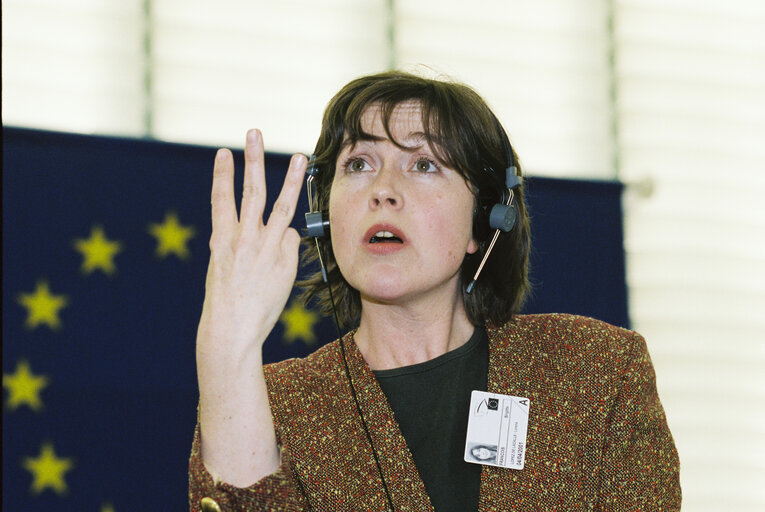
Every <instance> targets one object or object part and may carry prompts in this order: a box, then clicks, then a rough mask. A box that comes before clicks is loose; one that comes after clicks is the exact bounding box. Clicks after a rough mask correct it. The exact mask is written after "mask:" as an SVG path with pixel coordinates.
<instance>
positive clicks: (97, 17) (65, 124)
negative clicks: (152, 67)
mask: <svg viewBox="0 0 765 512" xmlns="http://www.w3.org/2000/svg"><path fill="white" fill-rule="evenodd" d="M141 5H142V2H141V1H140V0H120V1H118V2H115V1H112V2H103V1H98V0H4V1H3V16H2V23H3V123H4V124H15V125H23V126H34V127H38V128H46V129H52V130H62V131H77V132H83V133H102V134H103V133H106V134H118V135H133V136H139V135H141V134H142V126H143V112H144V109H143V105H144V103H143V100H144V92H143V76H144V73H143V71H144V59H143V21H142V20H143V15H142V9H141Z"/></svg>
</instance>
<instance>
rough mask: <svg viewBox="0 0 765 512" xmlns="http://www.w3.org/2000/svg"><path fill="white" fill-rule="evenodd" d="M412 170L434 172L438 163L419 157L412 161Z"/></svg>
mask: <svg viewBox="0 0 765 512" xmlns="http://www.w3.org/2000/svg"><path fill="white" fill-rule="evenodd" d="M414 170H415V171H418V172H436V171H438V170H439V168H438V165H437V164H436V163H435V162H433V161H432V160H430V159H428V158H420V159H419V160H417V161H416V162H415V163H414Z"/></svg>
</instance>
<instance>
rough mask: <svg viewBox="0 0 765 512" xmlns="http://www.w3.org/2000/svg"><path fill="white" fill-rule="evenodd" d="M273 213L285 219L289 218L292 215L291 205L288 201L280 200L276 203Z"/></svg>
mask: <svg viewBox="0 0 765 512" xmlns="http://www.w3.org/2000/svg"><path fill="white" fill-rule="evenodd" d="M273 212H274V213H275V214H277V215H281V216H283V217H289V216H291V215H292V208H290V205H289V204H288V203H287V202H286V201H284V200H283V199H280V200H278V201H276V202H275V203H274V209H273Z"/></svg>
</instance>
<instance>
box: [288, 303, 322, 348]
mask: <svg viewBox="0 0 765 512" xmlns="http://www.w3.org/2000/svg"><path fill="white" fill-rule="evenodd" d="M280 320H281V322H282V324H283V325H284V341H286V342H287V343H292V342H293V341H295V340H296V339H298V338H302V339H303V341H304V342H305V344H306V345H310V344H312V343H313V342H314V341H316V335H315V334H314V332H313V326H314V324H315V323H316V322H318V321H319V315H317V314H316V313H314V312H313V311H310V310H308V309H305V308H304V307H303V304H301V303H300V301H298V300H293V301H292V304H290V307H289V308H288V309H285V310H284V311H282V315H281V318H280Z"/></svg>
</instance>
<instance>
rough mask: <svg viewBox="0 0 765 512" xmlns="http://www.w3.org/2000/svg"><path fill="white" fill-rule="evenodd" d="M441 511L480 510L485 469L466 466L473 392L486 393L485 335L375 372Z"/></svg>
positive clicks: (480, 332) (481, 330)
mask: <svg viewBox="0 0 765 512" xmlns="http://www.w3.org/2000/svg"><path fill="white" fill-rule="evenodd" d="M374 374H375V377H377V380H378V382H379V383H380V387H381V388H382V390H383V392H384V393H385V396H386V397H387V398H388V402H389V403H390V406H391V409H393V413H394V414H395V416H396V420H397V421H398V424H399V427H400V428H401V432H402V433H403V434H404V439H406V444H407V446H408V447H409V451H411V452H412V457H413V458H414V463H415V465H416V466H417V471H418V472H419V473H420V477H421V478H422V481H423V482H424V483H425V489H426V490H427V492H428V495H429V496H430V501H431V502H432V503H433V507H434V508H435V510H436V512H446V511H455V512H457V511H459V512H465V511H466V510H477V509H478V491H479V488H480V484H481V466H480V465H478V464H471V463H468V462H465V461H464V452H465V436H466V434H467V420H468V409H469V408H470V393H471V392H472V391H473V390H480V391H485V390H486V385H487V380H488V374H489V343H488V337H487V335H486V330H485V329H484V328H482V327H479V328H476V329H475V331H474V332H473V335H472V336H471V337H470V340H468V342H467V343H466V344H464V345H462V346H461V347H459V348H457V349H455V350H452V351H450V352H447V353H446V354H443V355H442V356H439V357H437V358H435V359H431V360H430V361H426V362H424V363H420V364H415V365H412V366H404V367H402V368H395V369H393V370H380V371H376V372H374Z"/></svg>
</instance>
